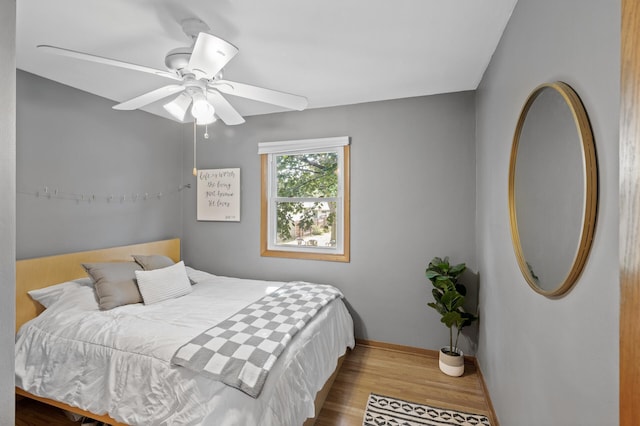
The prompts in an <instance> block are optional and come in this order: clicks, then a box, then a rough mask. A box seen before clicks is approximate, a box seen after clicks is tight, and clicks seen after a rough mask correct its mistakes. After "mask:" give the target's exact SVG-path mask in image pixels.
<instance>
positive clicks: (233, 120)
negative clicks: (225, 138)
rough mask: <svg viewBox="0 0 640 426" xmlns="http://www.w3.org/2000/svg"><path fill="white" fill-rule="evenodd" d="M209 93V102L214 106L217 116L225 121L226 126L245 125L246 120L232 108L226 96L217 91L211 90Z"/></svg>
mask: <svg viewBox="0 0 640 426" xmlns="http://www.w3.org/2000/svg"><path fill="white" fill-rule="evenodd" d="M207 93H208V95H207V100H208V101H209V102H210V103H211V105H213V108H214V109H215V111H216V115H217V116H218V117H220V119H221V120H222V121H224V124H226V125H228V126H233V125H235V124H242V123H244V118H242V116H241V115H240V114H239V113H238V111H236V109H235V108H234V107H232V106H231V104H230V103H229V102H228V101H227V100H226V99H225V98H224V96H222V95H221V94H220V93H219V92H217V91H215V90H209V91H208V92H207Z"/></svg>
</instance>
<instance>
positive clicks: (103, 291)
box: [82, 262, 142, 311]
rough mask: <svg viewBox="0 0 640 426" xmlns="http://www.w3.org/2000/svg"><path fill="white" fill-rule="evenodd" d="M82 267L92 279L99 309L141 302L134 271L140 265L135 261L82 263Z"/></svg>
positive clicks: (140, 268)
mask: <svg viewBox="0 0 640 426" xmlns="http://www.w3.org/2000/svg"><path fill="white" fill-rule="evenodd" d="M82 267H83V268H84V270H85V271H87V274H88V275H89V276H90V277H91V279H93V282H94V285H93V286H94V288H95V289H96V295H97V296H98V304H99V306H100V309H101V310H103V311H106V310H109V309H113V308H115V307H118V306H122V305H129V304H132V303H141V302H142V296H141V295H140V290H138V284H137V283H136V272H135V271H141V270H142V267H141V266H140V265H138V264H137V263H136V262H102V263H83V264H82Z"/></svg>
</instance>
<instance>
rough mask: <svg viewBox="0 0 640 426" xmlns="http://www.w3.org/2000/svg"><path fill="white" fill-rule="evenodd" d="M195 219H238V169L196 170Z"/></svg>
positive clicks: (237, 220)
mask: <svg viewBox="0 0 640 426" xmlns="http://www.w3.org/2000/svg"><path fill="white" fill-rule="evenodd" d="M197 219H198V220H222V221H235V222H239V221H240V169H208V170H198V212H197Z"/></svg>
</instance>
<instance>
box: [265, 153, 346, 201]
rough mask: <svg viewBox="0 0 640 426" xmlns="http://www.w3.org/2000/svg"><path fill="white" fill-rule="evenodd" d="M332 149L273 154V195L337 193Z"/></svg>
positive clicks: (317, 195)
mask: <svg viewBox="0 0 640 426" xmlns="http://www.w3.org/2000/svg"><path fill="white" fill-rule="evenodd" d="M337 171H338V154H337V153H335V152H321V153H313V154H310V153H306V154H297V155H278V156H276V174H277V183H278V184H277V188H276V189H277V197H296V198H325V197H336V196H337V195H338V173H337Z"/></svg>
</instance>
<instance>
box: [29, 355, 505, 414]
mask: <svg viewBox="0 0 640 426" xmlns="http://www.w3.org/2000/svg"><path fill="white" fill-rule="evenodd" d="M372 392H373V393H377V394H382V395H386V396H391V397H395V398H399V399H405V400H408V401H412V402H418V403H422V404H427V405H432V406H435V407H439V408H452V409H456V410H461V411H466V412H470V413H477V414H484V415H486V416H488V417H489V418H490V420H491V424H492V425H495V426H497V425H498V424H497V422H496V421H495V419H494V418H492V412H491V407H490V405H489V402H488V398H486V396H485V393H484V390H483V386H482V381H481V379H480V375H479V374H478V372H477V370H476V367H475V366H474V364H473V363H469V362H467V363H466V365H465V374H464V375H463V376H462V377H449V376H446V375H445V374H443V373H442V372H440V370H439V369H438V359H437V357H435V356H433V355H431V354H430V353H427V352H424V353H419V352H418V353H412V352H407V351H401V350H397V349H395V348H390V347H378V346H377V345H376V346H370V345H369V344H367V343H359V344H358V345H357V346H356V348H355V349H354V350H353V351H350V352H349V353H348V354H347V357H346V359H345V361H344V363H343V364H342V368H341V370H340V373H339V374H338V376H337V377H336V381H335V382H334V384H333V387H332V388H331V391H330V392H329V395H328V396H327V399H326V401H325V403H324V406H323V408H322V411H321V412H320V415H319V416H318V419H317V421H316V425H317V426H360V425H362V417H363V415H364V408H365V406H366V403H367V398H368V397H369V393H372ZM16 425H17V426H73V425H75V426H77V425H78V423H74V422H72V421H71V420H69V419H67V418H66V416H65V415H64V414H62V412H61V411H59V410H58V409H56V408H53V407H49V406H46V405H44V404H40V403H38V402H36V401H32V400H27V399H23V400H21V401H18V402H16Z"/></svg>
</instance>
